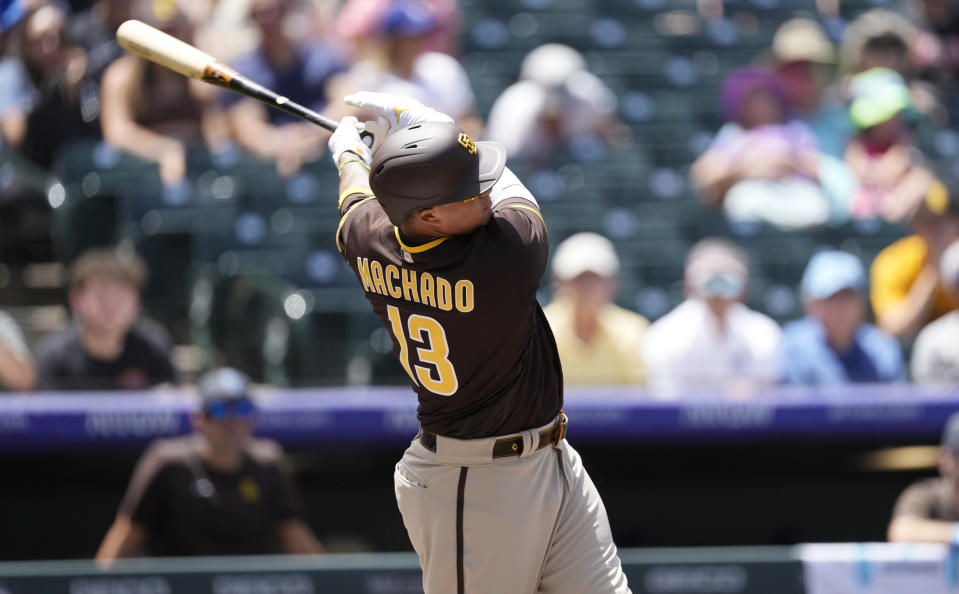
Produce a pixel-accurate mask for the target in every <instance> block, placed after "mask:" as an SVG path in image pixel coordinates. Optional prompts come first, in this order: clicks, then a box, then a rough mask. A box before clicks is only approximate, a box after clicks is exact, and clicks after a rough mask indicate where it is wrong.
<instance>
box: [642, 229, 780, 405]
mask: <svg viewBox="0 0 959 594" xmlns="http://www.w3.org/2000/svg"><path fill="white" fill-rule="evenodd" d="M748 270H749V268H748V260H747V257H746V254H745V253H744V252H743V251H742V250H740V249H739V248H737V247H736V246H735V245H733V244H732V243H730V242H728V241H726V240H723V239H713V238H709V239H704V240H702V241H700V242H699V243H697V244H696V245H694V246H693V248H692V250H690V252H689V255H688V256H687V258H686V274H685V283H686V295H687V299H686V300H685V301H684V302H683V303H681V304H680V305H679V306H677V307H676V308H675V309H674V310H673V311H671V312H669V313H668V314H666V315H665V316H663V317H662V318H660V319H659V320H657V321H656V322H654V323H653V324H652V325H651V326H650V327H649V330H648V331H647V332H646V337H645V340H644V342H643V360H644V361H645V363H646V374H647V380H648V384H649V386H650V387H651V388H653V390H654V391H656V393H657V395H658V396H660V397H664V398H676V397H678V396H680V395H683V394H684V393H690V392H692V391H702V390H709V391H715V390H721V391H723V392H732V395H734V396H740V395H743V394H744V393H749V392H751V391H752V390H754V389H756V388H761V387H764V386H769V385H772V384H774V383H775V382H776V381H777V379H778V377H779V368H780V362H779V361H780V349H781V338H782V332H781V330H780V328H779V326H778V325H777V324H776V322H774V321H773V320H772V319H771V318H769V317H768V316H765V315H763V314H761V313H759V312H756V311H753V310H751V309H749V308H748V307H746V306H745V305H744V304H743V303H742V299H743V297H744V296H745V294H746V288H747V286H748V282H749V273H748Z"/></svg>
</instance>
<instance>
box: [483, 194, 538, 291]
mask: <svg viewBox="0 0 959 594" xmlns="http://www.w3.org/2000/svg"><path fill="white" fill-rule="evenodd" d="M531 197H532V196H531ZM493 214H494V217H495V218H496V220H497V222H498V225H497V227H498V235H499V237H497V246H496V247H497V250H498V252H499V257H498V258H497V260H498V261H499V262H501V263H502V266H503V267H504V269H505V271H506V273H507V274H508V275H509V280H510V282H511V283H512V285H513V287H515V288H516V290H517V292H518V294H519V295H521V296H522V295H529V294H535V293H536V290H537V289H539V282H540V278H542V276H543V272H544V271H545V270H546V260H547V258H548V256H549V236H548V234H547V231H546V222H545V221H544V220H543V215H542V214H541V213H540V211H539V206H538V205H537V204H536V202H535V201H530V200H528V199H526V198H522V197H510V198H504V199H501V200H500V201H499V202H498V203H497V204H496V206H495V207H494V209H493Z"/></svg>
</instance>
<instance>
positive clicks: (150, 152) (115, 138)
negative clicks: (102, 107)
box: [103, 121, 185, 162]
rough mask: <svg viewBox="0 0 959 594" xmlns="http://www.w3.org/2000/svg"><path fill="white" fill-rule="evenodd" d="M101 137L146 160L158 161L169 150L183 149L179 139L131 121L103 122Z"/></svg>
mask: <svg viewBox="0 0 959 594" xmlns="http://www.w3.org/2000/svg"><path fill="white" fill-rule="evenodd" d="M103 137H104V139H105V140H106V141H107V142H109V143H110V144H112V145H113V146H115V147H117V148H118V149H121V150H124V151H126V152H128V153H130V154H132V155H136V156H137V157H140V158H141V159H144V160H147V161H153V162H159V161H160V160H161V157H162V156H163V155H165V154H167V153H169V152H171V151H185V148H184V146H183V144H182V143H181V142H180V141H178V140H176V139H174V138H171V137H169V136H164V135H163V134H159V133H157V132H154V131H153V130H150V129H149V128H144V127H143V126H140V125H139V124H137V123H135V122H132V121H112V122H104V123H103Z"/></svg>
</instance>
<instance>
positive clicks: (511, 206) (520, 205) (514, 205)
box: [506, 204, 549, 233]
mask: <svg viewBox="0 0 959 594" xmlns="http://www.w3.org/2000/svg"><path fill="white" fill-rule="evenodd" d="M506 207H507V208H522V209H523V210H528V211H530V212H531V213H533V214H534V215H536V216H538V217H539V220H541V221H543V215H541V214H540V212H539V211H538V210H536V209H535V208H532V207H530V206H523V205H522V204H507V205H506ZM543 227H546V221H543ZM546 232H547V233H549V229H547V230H546Z"/></svg>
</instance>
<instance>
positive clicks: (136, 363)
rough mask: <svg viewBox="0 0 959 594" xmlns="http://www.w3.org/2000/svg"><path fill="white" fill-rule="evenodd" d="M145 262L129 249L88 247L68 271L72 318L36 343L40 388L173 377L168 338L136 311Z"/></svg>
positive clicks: (115, 386) (113, 386) (144, 384)
mask: <svg viewBox="0 0 959 594" xmlns="http://www.w3.org/2000/svg"><path fill="white" fill-rule="evenodd" d="M145 281H146V266H145V265H144V263H143V261H142V260H141V259H140V258H139V257H138V256H136V255H135V254H133V253H129V252H124V251H120V250H114V249H103V248H99V249H93V250H90V251H88V252H86V253H84V254H83V255H81V256H80V257H79V258H78V259H77V261H76V262H75V263H74V264H73V268H72V270H71V273H70V310H71V312H72V313H73V317H74V320H73V323H71V324H70V326H69V327H68V328H67V329H65V330H63V331H61V332H58V333H56V334H54V335H52V336H48V337H46V339H44V340H43V341H42V342H41V344H40V345H39V346H38V347H37V373H38V376H39V385H38V387H39V389H42V390H141V389H144V388H148V387H150V386H156V385H158V384H164V383H170V384H175V383H177V373H176V370H175V369H174V367H173V362H172V361H171V359H170V339H169V337H168V336H167V334H166V332H165V331H164V330H162V329H161V328H160V327H159V326H157V325H156V324H154V323H152V322H148V321H147V320H138V317H139V315H140V291H141V289H142V288H143V285H144V283H145Z"/></svg>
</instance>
